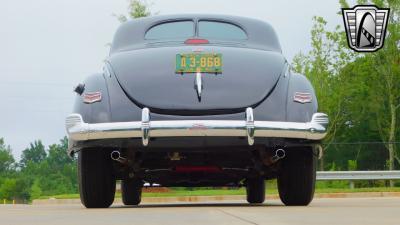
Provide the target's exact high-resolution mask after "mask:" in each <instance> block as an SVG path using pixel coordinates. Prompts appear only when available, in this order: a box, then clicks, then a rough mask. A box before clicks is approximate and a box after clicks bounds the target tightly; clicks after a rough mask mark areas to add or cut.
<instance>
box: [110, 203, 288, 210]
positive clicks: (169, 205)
mask: <svg viewBox="0 0 400 225" xmlns="http://www.w3.org/2000/svg"><path fill="white" fill-rule="evenodd" d="M277 206H278V207H282V206H284V205H283V204H279V203H276V204H271V203H268V204H266V203H263V204H248V203H165V204H161V203H157V204H151V203H143V204H141V205H138V206H125V205H113V206H111V208H114V209H119V208H137V209H140V208H181V207H184V208H186V207H193V208H198V207H277Z"/></svg>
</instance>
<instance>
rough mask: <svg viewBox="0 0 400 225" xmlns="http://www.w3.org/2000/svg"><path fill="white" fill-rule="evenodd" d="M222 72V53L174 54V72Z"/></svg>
mask: <svg viewBox="0 0 400 225" xmlns="http://www.w3.org/2000/svg"><path fill="white" fill-rule="evenodd" d="M197 72H200V73H222V54H216V53H189V54H177V55H176V73H197Z"/></svg>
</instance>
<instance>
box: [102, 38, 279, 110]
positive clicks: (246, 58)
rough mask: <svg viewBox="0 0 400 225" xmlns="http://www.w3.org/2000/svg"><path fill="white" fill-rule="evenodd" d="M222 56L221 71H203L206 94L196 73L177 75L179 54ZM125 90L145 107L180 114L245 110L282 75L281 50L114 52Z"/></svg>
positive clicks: (113, 64)
mask: <svg viewBox="0 0 400 225" xmlns="http://www.w3.org/2000/svg"><path fill="white" fill-rule="evenodd" d="M198 48H201V49H202V52H203V53H220V54H222V64H223V66H222V73H221V74H217V75H216V74H207V73H203V74H202V84H203V89H202V94H201V99H199V98H198V94H197V91H196V89H195V79H196V74H194V73H184V74H179V73H175V57H176V54H182V53H193V50H194V49H198ZM109 62H110V65H111V67H112V68H113V70H114V72H115V75H116V77H117V79H118V82H119V83H120V85H121V87H122V89H123V90H124V91H125V93H126V94H127V95H128V97H129V98H130V99H131V100H132V101H133V102H134V103H136V104H138V105H139V106H141V107H148V108H150V110H151V111H153V112H158V113H166V114H179V115H203V114H221V113H234V112H240V111H244V108H246V107H249V106H253V105H256V104H258V103H259V102H261V101H263V100H264V99H265V98H266V97H267V96H268V94H269V93H270V92H271V91H272V90H273V88H274V87H275V85H276V83H277V82H278V79H279V77H280V75H281V73H282V70H283V66H284V64H285V59H284V58H283V56H282V54H281V53H278V52H272V51H263V50H255V49H248V48H235V47H215V46H201V47H198V46H183V47H182V46H179V47H178V46H177V47H159V48H146V49H140V50H134V51H126V52H120V53H117V54H114V55H113V56H112V57H111V58H110V59H109Z"/></svg>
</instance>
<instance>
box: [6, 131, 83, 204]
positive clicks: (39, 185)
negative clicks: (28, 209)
mask: <svg viewBox="0 0 400 225" xmlns="http://www.w3.org/2000/svg"><path fill="white" fill-rule="evenodd" d="M67 147H68V140H67V138H66V137H64V138H63V139H61V140H60V143H57V144H52V145H50V146H48V148H45V146H44V145H43V143H42V142H41V141H40V140H39V141H34V142H33V143H31V144H30V146H29V147H28V148H26V149H25V150H24V151H23V152H22V155H21V159H20V160H19V161H18V162H17V161H15V159H14V156H13V154H12V150H11V147H10V146H8V145H6V144H5V142H4V139H3V138H0V200H3V199H6V200H22V201H26V200H31V199H36V198H38V197H40V196H50V195H58V194H68V193H77V192H78V184H77V176H76V174H77V167H76V162H75V160H74V158H70V157H69V156H68V155H67V153H66V152H67Z"/></svg>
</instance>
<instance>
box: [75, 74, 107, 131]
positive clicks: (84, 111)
mask: <svg viewBox="0 0 400 225" xmlns="http://www.w3.org/2000/svg"><path fill="white" fill-rule="evenodd" d="M84 85H85V89H84V92H83V93H82V94H81V95H79V94H78V95H77V96H76V99H75V105H74V110H73V112H74V113H78V114H81V115H82V118H83V121H85V122H86V123H104V122H109V121H110V119H111V110H110V101H109V95H108V89H107V84H106V81H105V79H104V75H103V74H102V73H98V74H93V75H91V76H89V77H87V78H86V80H85V81H84ZM93 92H100V93H101V100H100V101H98V102H94V103H85V102H84V96H85V94H88V93H93Z"/></svg>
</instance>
